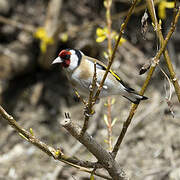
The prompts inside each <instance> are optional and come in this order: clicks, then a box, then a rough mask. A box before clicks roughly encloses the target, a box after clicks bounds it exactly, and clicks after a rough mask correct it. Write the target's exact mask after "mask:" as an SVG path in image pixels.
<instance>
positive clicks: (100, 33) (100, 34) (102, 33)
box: [96, 27, 108, 43]
mask: <svg viewBox="0 0 180 180" xmlns="http://www.w3.org/2000/svg"><path fill="white" fill-rule="evenodd" d="M107 33H108V29H107V28H106V27H105V28H103V29H102V28H97V29H96V35H97V38H96V42H98V43H101V42H103V41H104V40H105V39H106V38H107Z"/></svg>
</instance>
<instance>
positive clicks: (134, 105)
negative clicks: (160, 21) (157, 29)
mask: <svg viewBox="0 0 180 180" xmlns="http://www.w3.org/2000/svg"><path fill="white" fill-rule="evenodd" d="M179 16H180V8H179V9H178V12H177V13H176V16H175V18H174V21H173V22H172V24H171V28H170V30H169V32H168V34H167V36H166V38H165V40H164V43H163V45H162V47H161V48H160V50H159V51H158V52H157V54H156V56H155V57H154V59H153V62H152V64H151V67H150V69H149V72H148V74H147V77H146V80H145V82H144V84H143V86H142V88H141V91H140V94H141V95H143V94H144V92H145V90H146V88H147V86H148V84H149V82H150V79H151V77H152V75H153V72H154V70H155V68H156V66H157V65H158V63H159V59H160V56H161V55H162V53H163V51H164V49H165V48H166V46H167V43H168V41H169V39H170V37H171V36H172V34H173V32H174V30H175V27H176V24H177V22H178V19H179ZM137 107H138V104H132V107H131V110H130V113H129V116H128V118H127V120H126V121H125V123H124V124H123V129H122V131H121V133H120V135H119V137H118V139H117V141H116V144H115V146H114V149H113V151H112V155H113V157H114V158H115V157H116V155H117V152H118V150H119V147H120V145H121V143H122V140H123V138H124V136H125V134H126V132H127V129H128V127H129V125H130V123H131V120H132V118H133V116H134V114H135V111H136V109H137Z"/></svg>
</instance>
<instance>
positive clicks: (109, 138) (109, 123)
mask: <svg viewBox="0 0 180 180" xmlns="http://www.w3.org/2000/svg"><path fill="white" fill-rule="evenodd" d="M107 110H108V113H107V119H108V145H109V151H112V118H111V98H108V103H107Z"/></svg>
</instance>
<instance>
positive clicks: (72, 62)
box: [69, 55, 78, 71]
mask: <svg viewBox="0 0 180 180" xmlns="http://www.w3.org/2000/svg"><path fill="white" fill-rule="evenodd" d="M77 66H78V57H77V56H76V55H71V59H70V65H69V69H70V70H71V71H73V70H74V69H76V68H77Z"/></svg>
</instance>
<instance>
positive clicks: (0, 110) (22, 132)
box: [0, 106, 97, 168]
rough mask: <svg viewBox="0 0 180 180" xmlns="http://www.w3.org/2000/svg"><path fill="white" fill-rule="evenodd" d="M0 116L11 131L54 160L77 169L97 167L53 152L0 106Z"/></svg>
mask: <svg viewBox="0 0 180 180" xmlns="http://www.w3.org/2000/svg"><path fill="white" fill-rule="evenodd" d="M0 115H1V116H2V117H3V118H4V119H5V120H7V122H8V123H9V125H11V127H12V128H13V129H15V130H16V131H17V132H18V133H19V135H20V136H21V137H23V138H24V139H25V140H27V141H29V142H30V143H32V144H33V145H35V146H37V147H38V148H39V149H41V150H42V151H44V152H45V153H46V154H47V155H49V156H52V157H53V158H54V159H56V160H59V161H62V162H64V163H66V164H71V165H75V166H79V167H86V168H94V167H97V163H96V162H88V161H81V160H77V159H74V158H71V157H68V156H66V155H64V154H63V153H62V152H61V151H60V150H59V149H58V150H55V149H54V148H53V147H51V146H49V145H47V144H45V143H44V142H42V141H40V140H39V139H37V138H36V137H35V136H34V135H33V134H32V133H30V132H28V131H26V130H25V129H23V128H22V127H21V126H19V125H18V123H17V122H16V120H15V119H14V118H13V117H12V116H11V115H9V114H8V113H7V112H6V111H5V110H4V109H3V108H2V106H0Z"/></svg>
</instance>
